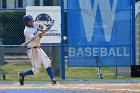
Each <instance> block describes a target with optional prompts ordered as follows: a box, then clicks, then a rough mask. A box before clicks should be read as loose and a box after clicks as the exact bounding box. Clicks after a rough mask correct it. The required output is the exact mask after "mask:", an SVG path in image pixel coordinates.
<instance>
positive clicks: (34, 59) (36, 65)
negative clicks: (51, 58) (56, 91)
mask: <svg viewBox="0 0 140 93" xmlns="http://www.w3.org/2000/svg"><path fill="white" fill-rule="evenodd" d="M28 56H29V58H30V60H31V64H32V66H33V68H32V69H30V70H27V71H24V72H21V73H19V82H20V84H21V85H24V77H25V76H28V75H33V74H34V73H40V68H41V59H40V50H39V49H37V48H34V49H30V50H29V52H28Z"/></svg>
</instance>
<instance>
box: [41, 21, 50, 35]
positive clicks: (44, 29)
mask: <svg viewBox="0 0 140 93" xmlns="http://www.w3.org/2000/svg"><path fill="white" fill-rule="evenodd" d="M39 26H40V28H41V29H42V31H39V37H40V38H42V36H43V35H44V34H45V33H46V32H47V31H48V30H49V29H50V28H49V27H47V26H45V25H41V24H40V25H39Z"/></svg>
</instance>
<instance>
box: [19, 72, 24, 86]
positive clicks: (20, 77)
mask: <svg viewBox="0 0 140 93" xmlns="http://www.w3.org/2000/svg"><path fill="white" fill-rule="evenodd" d="M21 74H22V73H19V83H20V85H24V76H22V75H21Z"/></svg>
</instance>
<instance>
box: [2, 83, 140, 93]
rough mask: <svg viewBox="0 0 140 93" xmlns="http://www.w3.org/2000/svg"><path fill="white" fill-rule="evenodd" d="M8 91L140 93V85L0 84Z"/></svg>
mask: <svg viewBox="0 0 140 93" xmlns="http://www.w3.org/2000/svg"><path fill="white" fill-rule="evenodd" d="M6 89H16V90H20V89H51V90H80V91H91V92H92V91H94V92H95V91H97V92H113V93H140V83H79V84H76V83H74V84H72V83H63V84H58V85H51V84H25V85H24V86H20V85H19V84H18V83H15V84H0V90H6Z"/></svg>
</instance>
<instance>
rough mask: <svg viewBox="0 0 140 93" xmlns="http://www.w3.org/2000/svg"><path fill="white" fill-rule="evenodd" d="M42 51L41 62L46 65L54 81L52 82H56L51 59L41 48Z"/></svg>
mask: <svg viewBox="0 0 140 93" xmlns="http://www.w3.org/2000/svg"><path fill="white" fill-rule="evenodd" d="M40 51H41V62H42V64H43V65H44V67H45V69H46V72H47V74H48V75H49V77H50V79H51V81H52V84H56V81H55V78H54V74H53V71H52V67H51V61H50V59H49V57H48V56H47V55H46V53H45V52H44V51H43V50H42V49H40Z"/></svg>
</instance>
